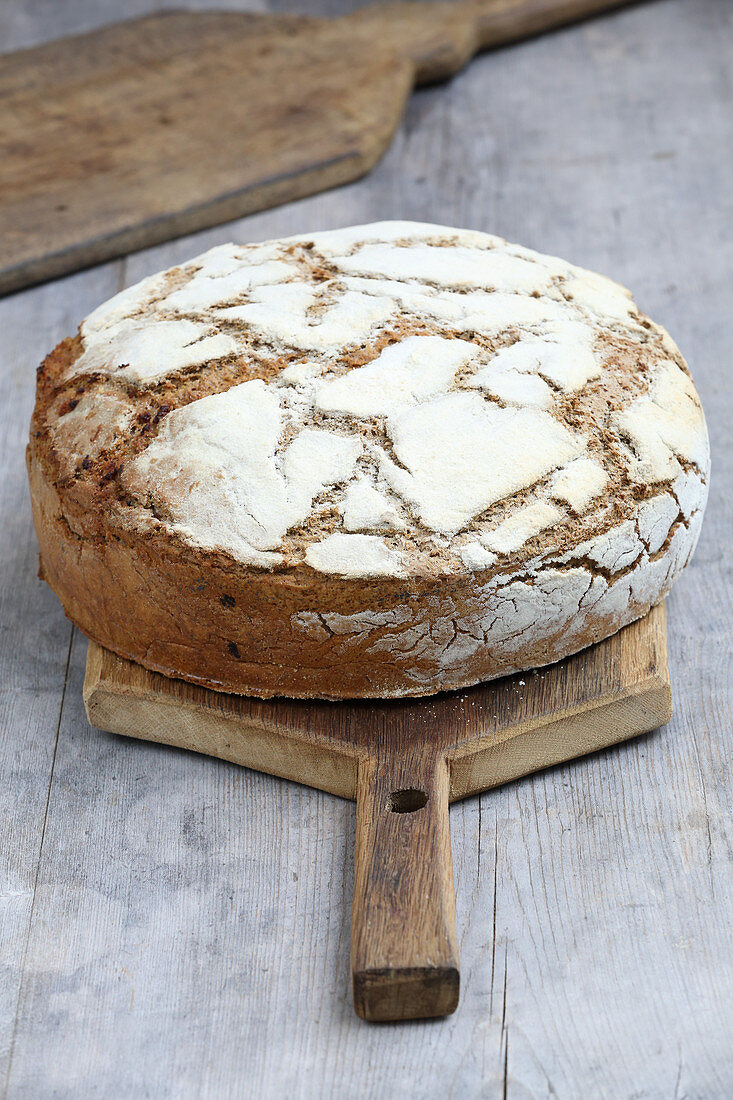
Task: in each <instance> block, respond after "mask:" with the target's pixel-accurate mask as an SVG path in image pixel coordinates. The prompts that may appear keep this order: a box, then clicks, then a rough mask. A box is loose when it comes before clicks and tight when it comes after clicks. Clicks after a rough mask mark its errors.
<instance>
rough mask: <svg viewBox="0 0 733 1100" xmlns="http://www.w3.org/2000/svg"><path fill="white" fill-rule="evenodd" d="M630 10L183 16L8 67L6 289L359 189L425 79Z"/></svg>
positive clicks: (461, 8) (54, 46)
mask: <svg viewBox="0 0 733 1100" xmlns="http://www.w3.org/2000/svg"><path fill="white" fill-rule="evenodd" d="M627 2H628V0H443V2H442V3H405V2H397V3H393V4H386V5H375V6H372V7H368V8H365V9H362V10H360V11H357V12H355V13H353V14H351V15H348V16H345V17H343V18H341V19H334V20H326V19H310V18H297V17H287V16H286V17H277V16H272V15H254V14H241V13H236V12H173V13H169V14H163V15H154V16H150V17H148V18H144V19H136V20H132V21H130V22H126V23H118V24H116V25H114V26H110V27H106V28H104V29H103V30H99V31H94V32H92V33H91V34H84V35H78V36H76V37H72V38H65V39H62V40H60V41H57V42H51V43H49V44H48V45H45V46H40V47H36V48H34V49H30V50H24V51H21V52H19V53H14V54H7V55H5V56H0V241H2V247H1V248H0V293H7V292H8V291H11V290H17V289H18V288H20V287H23V286H27V285H29V284H31V283H34V282H39V281H40V280H43V279H48V278H54V277H56V276H58V275H63V274H65V273H67V272H69V271H74V270H77V269H78V268H80V267H85V266H88V265H90V264H94V263H99V262H100V261H102V260H109V259H111V258H113V257H115V256H120V255H123V254H124V253H126V252H130V251H133V250H135V249H138V248H145V247H147V246H149V245H152V244H157V243H159V242H161V241H165V240H168V239H170V238H171V237H175V236H179V235H182V234H185V233H192V232H194V231H196V230H199V229H203V228H205V227H207V226H210V225H216V224H217V223H219V222H222V221H228V220H230V219H232V218H237V217H241V216H242V215H244V214H249V213H251V212H252V211H255V210H262V209H264V208H265V207H269V206H276V205H277V204H278V203H282V202H288V201H290V200H291V199H296V198H300V197H302V196H304V195H309V194H312V193H313V192H315V191H321V190H325V189H326V188H329V187H334V186H335V185H337V184H342V183H345V182H347V181H349V180H353V179H356V178H357V177H358V176H361V175H363V174H364V173H365V172H367V171H368V170H369V169H370V168H371V167H372V165H373V164H374V163H375V162H376V161H377V160H378V159H379V157H380V156H381V155H382V153H383V152H384V151H385V149H386V148H387V146H388V144H389V142H390V139H391V137H392V134H393V133H394V130H395V128H396V126H397V124H398V122H399V119H400V117H401V115H402V112H403V110H404V106H405V102H406V100H407V97H408V96H409V94H410V91H411V89H412V88H413V86H414V85H415V84H421V83H426V82H428V81H438V80H445V79H447V78H448V77H449V76H451V75H452V74H453V73H456V72H457V71H458V70H459V69H460V68H461V67H462V66H463V65H464V64H465V63H466V62H467V61H468V59H469V58H470V57H471V56H472V55H473V54H474V53H475V52H476V51H477V50H481V49H486V48H488V47H490V46H498V45H501V44H503V43H505V42H508V41H511V40H514V39H518V38H522V37H526V36H527V35H531V34H536V33H539V32H541V31H544V30H547V29H549V28H552V27H556V26H559V25H560V24H563V23H568V22H571V21H573V20H576V19H580V18H582V17H584V16H588V15H593V14H595V13H597V12H600V11H604V10H606V9H609V8H616V7H620V6H621V5H622V3H627Z"/></svg>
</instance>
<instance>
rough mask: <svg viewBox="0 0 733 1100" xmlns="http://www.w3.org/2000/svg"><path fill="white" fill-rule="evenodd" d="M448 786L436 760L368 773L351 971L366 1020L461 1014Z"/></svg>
mask: <svg viewBox="0 0 733 1100" xmlns="http://www.w3.org/2000/svg"><path fill="white" fill-rule="evenodd" d="M422 752H424V747H422ZM448 781H449V776H448V765H447V763H446V760H445V758H444V757H443V756H442V755H441V756H437V755H436V754H435V753H428V754H427V757H425V756H419V755H418V754H417V753H409V752H408V753H405V754H404V757H401V758H400V759H399V760H398V759H397V758H396V757H390V756H387V757H386V758H378V757H374V756H370V757H367V758H366V759H364V760H362V761H361V762H360V764H359V773H358V789H357V806H356V868H355V876H354V904H353V910H352V919H351V971H352V981H353V990H354V1007H355V1009H356V1012H357V1014H358V1015H359V1016H361V1017H362V1019H365V1020H410V1019H420V1018H423V1017H427V1016H446V1015H448V1013H450V1012H453V1011H454V1010H455V1008H456V1005H457V1004H458V992H459V972H458V948H457V944H456V908H455V895H454V891H453V864H452V860H451V850H450V831H449V823H448Z"/></svg>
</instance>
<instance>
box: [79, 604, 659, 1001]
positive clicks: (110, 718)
mask: <svg viewBox="0 0 733 1100" xmlns="http://www.w3.org/2000/svg"><path fill="white" fill-rule="evenodd" d="M84 699H85V703H86V708H87V714H88V716H89V721H90V722H91V723H92V725H95V726H98V727H100V728H101V729H105V730H110V731H112V732H114V733H121V734H125V735H126V736H128V737H140V738H143V739H144V740H149V741H159V742H162V743H164V744H169V745H177V746H178V747H180V748H185V749H194V750H195V751H197V752H202V753H207V754H209V755H212V756H218V757H221V758H222V759H224V760H231V761H234V762H235V763H238V764H245V765H247V766H248V767H252V768H257V769H258V770H259V771H265V772H271V773H272V774H274V775H279V776H283V777H284V778H286V779H293V780H297V781H298V782H301V783H307V784H309V785H310V786H313V787H319V788H320V789H322V790H325V791H330V792H332V793H334V794H338V795H342V796H343V797H345V798H356V801H357V814H356V869H355V878H354V901H353V909H352V924H351V969H352V980H353V992H354V1006H355V1008H356V1011H357V1013H358V1014H359V1015H360V1016H362V1017H363V1018H364V1019H367V1020H404V1019H414V1018H420V1017H427V1016H442V1015H446V1014H447V1013H450V1012H453V1010H454V1009H455V1008H456V1005H457V1003H458V992H459V968H458V948H457V942H456V923H455V902H454V894H453V871H452V864H451V851H450V836H449V824H448V804H449V801H451V800H455V799H458V798H464V797H465V796H466V795H470V794H475V793H477V792H479V791H484V790H487V789H488V788H490V787H495V786H497V785H498V784H500V783H505V782H507V781H509V780H511V779H516V778H518V777H519V776H522V775H527V774H529V773H530V772H533V771H537V770H538V769H540V768H547V767H550V766H551V765H553V764H558V763H560V762H562V761H564V760H569V759H571V758H572V757H575V756H580V755H582V754H583V753H587V752H592V751H594V750H596V749H600V748H605V747H606V746H608V745H613V744H616V743H617V742H619V741H623V740H625V739H626V738H629V737H633V736H634V735H635V734H639V733H643V732H646V731H647V730H651V729H655V728H656V727H657V726H660V725H662V724H663V723H665V722H667V721H669V719H670V717H671V713H672V704H671V693H670V685H669V673H668V670H667V645H666V624H665V613H664V606H663V605H660V606H659V607H656V608H654V609H653V610H652V612H651V613H650V614H649V615H648V616H647V618H646V619H643V620H641V621H640V622H638V623H633V624H632V625H631V626H629V627H626V629H625V630H623V631H621V632H620V633H618V634H616V635H614V636H613V637H611V638H608V639H607V640H606V641H604V642H601V643H600V644H599V645H597V646H593V647H592V648H590V649H587V650H584V651H583V652H582V653H579V654H577V655H576V656H575V657H570V658H568V659H567V660H565V661H562V662H561V663H560V664H556V665H552V666H551V667H549V668H546V669H540V670H539V671H538V672H535V673H524V674H523V675H521V676H513V677H510V678H507V679H505V680H497V681H494V682H493V683H488V684H481V685H479V686H478V687H475V688H471V689H470V690H467V691H462V692H454V693H451V694H446V695H438V696H433V697H429V698H426V699H419V700H407V701H400V702H382V701H379V700H375V701H372V702H353V703H350V702H345V703H324V702H319V701H313V702H299V701H295V700H285V699H279V700H274V701H269V702H266V701H262V700H256V699H247V698H243V697H241V696H234V695H224V694H221V693H219V692H214V691H208V690H207V689H205V688H199V687H195V686H194V685H192V684H188V683H184V682H183V681H181V680H168V679H166V678H165V677H164V676H160V675H158V674H157V673H151V672H148V671H146V670H145V669H143V668H141V667H140V666H139V665H136V664H133V663H132V662H131V661H126V660H123V659H121V658H119V657H116V656H114V655H113V654H111V653H109V652H108V651H107V650H104V649H101V648H100V647H99V646H97V645H95V644H94V643H91V642H90V645H89V655H88V658H87V672H86V679H85V683H84Z"/></svg>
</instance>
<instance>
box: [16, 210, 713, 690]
mask: <svg viewBox="0 0 733 1100" xmlns="http://www.w3.org/2000/svg"><path fill="white" fill-rule="evenodd" d="M28 461H29V470H30V480H31V489H32V499H33V509H34V516H35V523H36V530H37V532H38V538H39V541H40V545H41V569H42V575H43V576H44V577H45V578H46V580H47V581H48V582H49V584H50V585H51V587H52V588H53V589H54V591H55V592H56V593H57V594H58V596H59V598H60V600H61V601H62V603H63V605H64V607H65V609H66V612H67V614H68V615H69V617H70V618H71V619H72V620H73V621H74V622H75V623H77V624H78V625H79V626H80V627H81V629H82V630H83V631H84V632H85V633H86V634H87V635H88V636H89V637H90V638H93V639H94V640H95V641H97V642H99V643H101V644H102V645H104V646H106V647H108V648H109V649H111V650H113V651H114V652H116V653H118V654H120V655H122V656H125V657H130V658H132V659H133V660H135V661H138V662H140V663H141V664H142V665H145V666H146V667H147V668H150V669H154V670H157V671H159V672H163V673H165V674H166V675H167V676H174V677H182V678H184V679H187V680H192V681H195V682H197V683H200V684H205V685H207V686H209V687H213V688H217V689H220V690H224V691H230V692H239V693H242V694H248V695H258V696H272V695H287V696H298V697H324V698H331V699H339V698H345V697H359V696H376V697H388V696H409V695H426V694H429V693H432V692H438V691H443V690H447V689H454V688H461V687H465V686H467V685H469V684H474V683H476V682H478V681H481V680H489V679H492V678H494V677H496V676H502V675H504V674H507V673H510V672H514V671H517V670H521V669H528V668H532V667H535V666H538V665H545V664H548V663H551V662H553V661H557V660H559V659H560V658H562V657H566V656H567V655H569V654H571V653H574V652H576V651H577V650H579V649H581V648H583V647H584V646H588V645H590V644H591V643H593V642H597V641H599V640H600V639H601V638H604V637H606V636H607V635H609V634H612V633H613V632H614V631H616V630H618V629H619V628H620V627H623V626H625V625H626V624H627V623H629V622H630V621H632V620H633V619H636V618H638V617H640V616H642V615H644V614H645V613H646V612H647V611H648V610H649V608H650V607H651V606H652V605H653V604H655V603H656V602H657V601H659V600H660V599H661V598H662V597H663V596H664V594H665V593H666V592H667V591H668V589H669V587H670V585H671V584H672V582H673V581H674V579H675V577H676V576H677V575H678V574H679V572H680V570H681V569H682V568H683V567H684V565H685V564H686V562H687V561H688V559H689V557H690V555H691V553H692V551H693V549H694V546H695V543H696V541H697V536H698V532H699V530H700V523H701V520H702V515H703V509H704V505H705V499H706V494H707V481H708V473H709V448H708V439H707V432H706V428H705V421H704V417H703V413H702V410H701V407H700V402H699V400H698V397H697V394H696V392H695V389H694V387H693V384H692V381H691V379H690V375H689V372H688V369H687V366H686V365H685V362H684V360H683V358H682V356H681V355H680V353H679V351H678V349H677V347H676V346H675V344H674V343H673V342H672V340H671V339H670V337H669V336H668V335H667V333H666V332H665V331H664V330H663V329H661V328H660V327H659V326H657V325H655V324H653V323H652V322H651V321H649V320H648V319H647V318H646V317H645V316H644V315H643V314H641V313H640V312H639V310H638V309H637V308H636V306H635V305H634V303H633V301H632V300H631V296H630V295H629V293H628V291H626V290H625V289H624V288H623V287H621V286H619V285H617V284H616V283H613V282H611V281H610V280H608V279H606V278H603V277H601V276H599V275H594V274H591V273H589V272H587V271H583V270H581V269H579V268H577V267H573V266H571V265H570V264H568V263H565V262H563V261H562V260H558V259H554V258H552V257H548V256H542V255H539V254H537V253H535V252H531V251H529V250H527V249H525V248H521V247H518V246H516V245H510V244H507V243H506V242H505V241H503V240H501V239H499V238H497V237H492V236H488V235H486V234H484V233H473V232H467V231H464V230H456V229H447V228H445V227H443V226H437V225H421V224H414V223H406V222H387V223H382V224H376V225H367V226H358V227H356V228H350V229H344V230H337V231H333V232H324V233H315V234H310V235H307V236H300V237H291V238H289V239H285V240H279V241H270V242H267V243H265V244H253V245H225V246H222V247H219V248H214V249H212V250H211V251H210V252H207V253H205V254H204V255H203V256H199V257H198V258H196V259H194V260H191V261H190V262H189V263H186V264H183V265H182V266H180V267H175V268H171V269H170V270H169V271H164V272H162V273H160V274H158V275H153V276H151V277H150V278H148V279H145V280H143V282H141V283H139V284H137V285H136V286H133V287H131V288H130V289H128V290H125V291H123V292H122V293H121V294H118V295H117V296H116V297H115V298H113V299H112V300H111V301H109V302H107V303H106V304H104V305H102V306H100V308H99V309H97V310H96V311H95V312H94V313H92V314H91V316H89V317H87V319H86V320H85V321H84V322H83V324H82V325H81V327H80V329H79V333H78V335H77V336H75V337H72V338H70V339H67V340H65V341H64V342H63V343H61V344H60V345H59V346H58V347H57V348H56V349H55V351H53V352H52V353H51V354H50V355H49V356H48V358H47V359H46V360H45V362H44V363H43V364H42V365H41V367H40V368H39V372H38V394H37V402H36V408H35V413H34V416H33V424H32V430H31V441H30V446H29V450H28Z"/></svg>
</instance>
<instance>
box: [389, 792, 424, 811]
mask: <svg viewBox="0 0 733 1100" xmlns="http://www.w3.org/2000/svg"><path fill="white" fill-rule="evenodd" d="M427 802H428V796H427V793H426V792H425V791H421V790H418V789H417V788H416V787H407V788H406V789H405V790H403V791H392V793H391V795H390V796H389V800H388V802H387V809H388V810H390V811H391V812H392V813H393V814H414V813H415V811H416V810H421V809H422V808H423V806H426V805H427Z"/></svg>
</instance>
